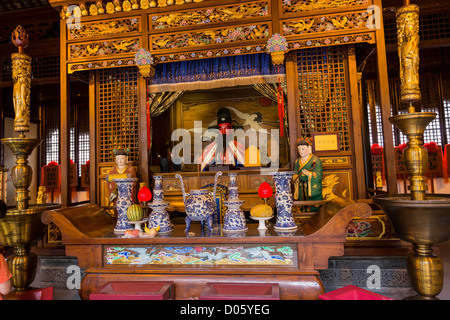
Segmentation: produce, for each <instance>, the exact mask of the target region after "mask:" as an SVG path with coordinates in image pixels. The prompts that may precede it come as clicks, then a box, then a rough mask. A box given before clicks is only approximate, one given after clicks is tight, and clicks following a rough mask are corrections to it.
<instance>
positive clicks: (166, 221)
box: [148, 176, 173, 233]
mask: <svg viewBox="0 0 450 320" xmlns="http://www.w3.org/2000/svg"><path fill="white" fill-rule="evenodd" d="M153 179H154V180H155V187H154V189H153V201H152V202H150V203H149V204H148V206H149V208H150V209H152V212H151V213H150V215H149V217H148V227H149V228H150V229H151V228H156V227H158V226H159V227H160V229H159V232H158V233H168V232H171V231H172V230H173V223H172V221H170V217H169V213H168V212H167V211H166V208H167V206H168V205H169V202H166V201H164V190H163V187H162V176H153Z"/></svg>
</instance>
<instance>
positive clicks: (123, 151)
mask: <svg viewBox="0 0 450 320" xmlns="http://www.w3.org/2000/svg"><path fill="white" fill-rule="evenodd" d="M115 155H116V156H128V152H126V151H125V150H123V149H119V150H117V151H116V152H115Z"/></svg>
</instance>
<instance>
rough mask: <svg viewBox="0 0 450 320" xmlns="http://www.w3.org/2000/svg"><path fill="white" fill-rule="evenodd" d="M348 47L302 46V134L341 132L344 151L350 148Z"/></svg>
mask: <svg viewBox="0 0 450 320" xmlns="http://www.w3.org/2000/svg"><path fill="white" fill-rule="evenodd" d="M345 59H346V50H345V47H344V48H342V47H340V46H335V47H323V48H312V49H305V50H298V52H297V63H298V86H299V107H300V134H301V135H304V136H308V135H310V134H311V133H321V132H338V133H339V140H340V141H339V144H340V151H350V128H349V113H348V100H349V98H348V97H347V89H346V73H345Z"/></svg>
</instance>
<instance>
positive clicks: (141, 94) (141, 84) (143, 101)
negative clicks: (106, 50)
mask: <svg viewBox="0 0 450 320" xmlns="http://www.w3.org/2000/svg"><path fill="white" fill-rule="evenodd" d="M141 21H142V28H143V29H144V30H147V29H148V19H147V18H146V16H145V15H142V19H141ZM141 46H142V47H143V48H148V37H143V39H142V45H141ZM147 88H148V84H147V80H146V79H144V78H143V77H141V76H139V78H138V104H139V106H138V108H139V109H138V110H139V111H138V112H139V120H138V121H139V123H138V128H139V129H138V130H139V163H140V178H141V179H140V180H141V182H145V183H146V185H147V186H150V181H149V170H148V165H149V161H148V159H149V152H150V150H148V148H147V145H148V139H147Z"/></svg>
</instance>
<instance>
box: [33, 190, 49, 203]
mask: <svg viewBox="0 0 450 320" xmlns="http://www.w3.org/2000/svg"><path fill="white" fill-rule="evenodd" d="M36 203H37V204H44V203H47V192H46V190H45V186H39V191H38V195H37V198H36Z"/></svg>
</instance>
